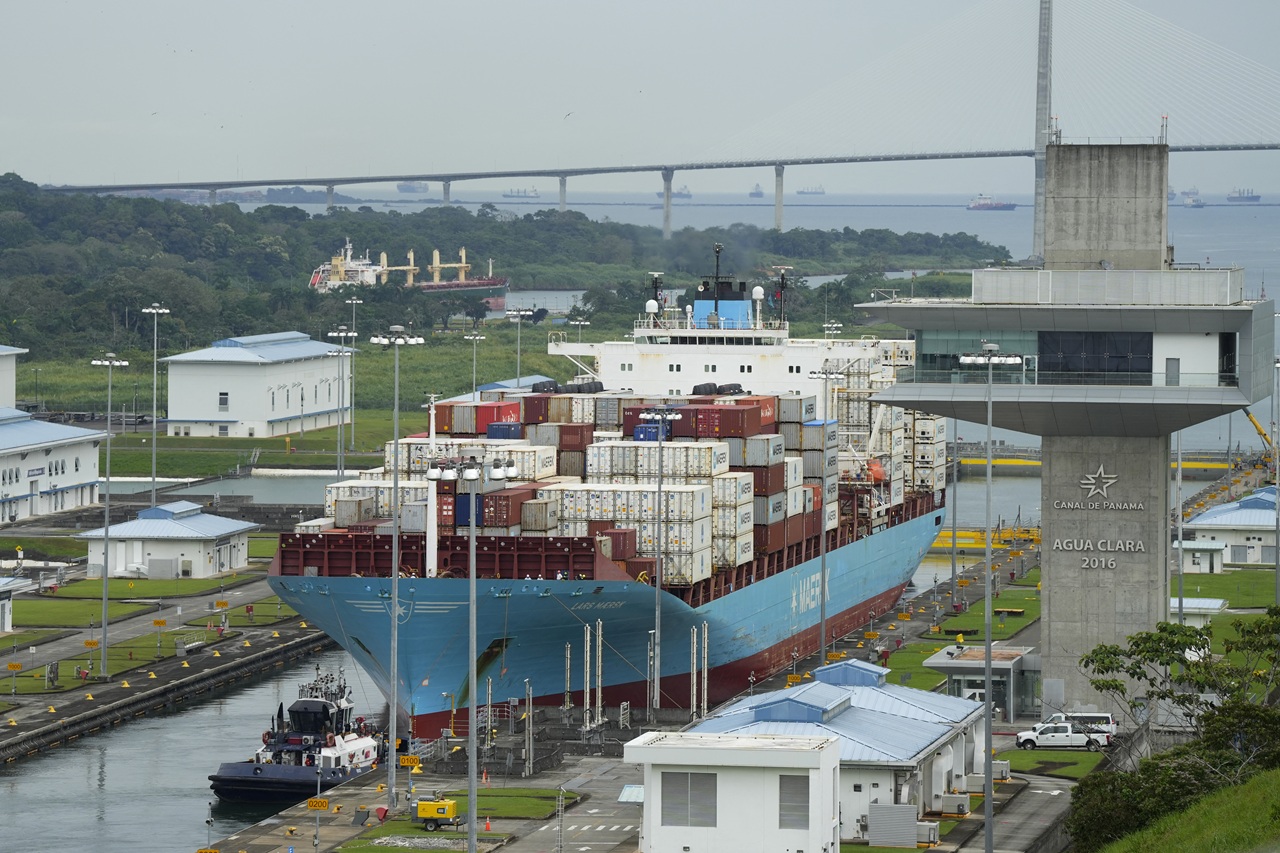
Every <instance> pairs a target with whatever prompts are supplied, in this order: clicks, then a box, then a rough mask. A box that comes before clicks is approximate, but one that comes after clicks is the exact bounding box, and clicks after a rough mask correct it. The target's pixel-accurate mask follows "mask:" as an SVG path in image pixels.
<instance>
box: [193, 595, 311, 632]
mask: <svg viewBox="0 0 1280 853" xmlns="http://www.w3.org/2000/svg"><path fill="white" fill-rule="evenodd" d="M246 606H252V607H253V616H252V617H250V615H249V613H248V611H247V610H246V609H245V607H246ZM297 615H298V612H297V611H296V610H294V609H293V608H292V607H289V606H288V605H287V604H285V603H284V602H283V601H281V600H280V598H279V597H278V596H274V595H271V596H268V597H266V598H260V599H258V600H257V601H250V602H248V604H247V605H246V604H238V605H236V606H235V607H233V608H231V609H230V610H228V611H227V625H228V626H229V627H231V628H248V627H251V626H254V625H272V624H275V623H276V622H284V621H286V620H289V619H292V618H293V617H295V616H297ZM211 619H212V620H213V622H212V624H214V625H215V626H216V625H217V624H218V623H220V622H221V617H220V616H219V617H218V618H216V619H215V618H214V615H213V614H212V613H197V614H196V615H194V616H192V617H191V618H190V619H188V620H187V622H186V624H187V625H190V626H191V627H194V628H199V627H200V626H202V625H208V624H210V620H211Z"/></svg>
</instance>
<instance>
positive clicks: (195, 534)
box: [76, 501, 262, 539]
mask: <svg viewBox="0 0 1280 853" xmlns="http://www.w3.org/2000/svg"><path fill="white" fill-rule="evenodd" d="M203 509H204V508H203V507H202V506H201V505H200V504H197V503H192V502H191V501H174V502H173V503H167V504H161V505H160V506H157V507H150V508H148V509H144V510H142V511H141V512H139V513H138V517H137V518H136V519H135V520H133V521H126V522H124V523H123V524H113V525H111V538H112V539H218V538H221V537H223V536H232V535H235V534H237V533H248V532H249V531H251V530H257V529H259V528H260V527H261V526H262V525H260V524H253V523H251V522H248V521H237V520H236V519H233V518H222V517H221V516H217V515H207V514H205V513H204V512H203V511H202V510H203ZM102 531H103V528H101V527H99V528H98V529H97V530H89V531H86V532H84V533H79V534H77V535H76V538H77V539H101V538H102Z"/></svg>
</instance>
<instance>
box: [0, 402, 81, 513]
mask: <svg viewBox="0 0 1280 853" xmlns="http://www.w3.org/2000/svg"><path fill="white" fill-rule="evenodd" d="M105 437H106V433H105V432H102V431H101V430H93V429H85V428H83V427H76V426H70V425H68V424H58V423H51V422H48V421H41V420H36V419H35V418H33V417H32V416H31V415H30V414H29V413H27V412H22V411H19V410H18V409H14V408H9V407H0V523H12V522H15V521H20V520H22V519H24V518H31V517H32V516H38V515H47V514H49V513H53V512H62V511H63V510H74V509H80V508H82V507H86V506H93V505H94V504H96V503H97V502H98V445H99V443H100V442H101V441H102V440H103V438H105Z"/></svg>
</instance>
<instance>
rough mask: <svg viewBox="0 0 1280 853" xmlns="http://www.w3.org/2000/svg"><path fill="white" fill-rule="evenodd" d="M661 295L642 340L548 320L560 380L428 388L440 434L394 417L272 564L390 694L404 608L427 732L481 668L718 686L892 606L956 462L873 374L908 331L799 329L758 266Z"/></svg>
mask: <svg viewBox="0 0 1280 853" xmlns="http://www.w3.org/2000/svg"><path fill="white" fill-rule="evenodd" d="M784 293H785V291H784ZM665 296H666V295H665V294H664V293H663V292H662V291H661V289H660V287H659V286H656V285H655V288H654V292H653V298H652V299H650V300H648V302H647V303H646V306H645V308H646V310H645V312H644V313H643V315H642V316H640V317H639V318H638V319H637V320H636V321H635V323H634V327H633V332H632V334H631V336H630V337H629V338H628V339H627V340H625V341H609V342H596V343H592V342H576V341H574V340H572V339H571V338H570V337H569V336H568V335H564V334H560V333H556V334H555V335H553V338H552V340H550V342H549V344H548V351H549V352H550V353H552V354H557V355H562V356H565V357H567V358H569V359H571V360H572V361H573V362H574V364H575V365H577V368H578V376H577V378H576V379H575V381H574V382H573V383H571V384H569V385H565V386H560V385H556V384H555V383H540V384H538V385H534V386H532V387H530V388H526V389H520V390H505V391H491V392H486V397H485V399H484V400H483V401H482V402H467V403H450V404H443V403H441V404H436V405H435V406H434V407H433V409H432V429H431V431H430V432H429V433H428V434H427V435H421V436H410V437H407V438H402V439H400V440H399V441H393V442H389V443H388V445H387V447H386V451H385V454H384V465H383V467H382V468H379V469H375V470H371V471H365V472H362V473H361V475H360V477H359V479H355V480H348V481H344V482H341V483H335V484H332V485H331V486H329V487H328V488H327V489H326V494H325V507H326V514H325V516H324V517H322V518H319V519H315V520H313V521H308V522H303V523H301V524H299V525H298V526H297V528H296V529H295V530H294V531H293V532H290V533H285V534H282V535H281V537H280V547H279V549H278V553H277V555H276V557H275V560H274V562H273V564H272V567H271V573H270V582H271V586H272V588H273V590H274V591H275V592H276V593H277V594H278V595H279V596H280V597H281V598H282V599H283V600H284V601H285V602H286V603H287V604H288V605H289V606H290V607H293V608H294V609H295V610H297V611H298V612H299V613H300V614H301V615H302V616H303V617H304V618H305V619H306V620H307V622H308V623H309V624H311V625H314V626H317V627H319V628H320V629H322V630H324V631H325V632H326V633H328V634H329V635H330V636H332V637H333V638H334V639H335V640H336V641H337V642H339V643H340V644H341V645H342V646H343V647H344V648H345V649H346V650H347V651H349V652H350V653H351V655H352V656H353V657H354V658H355V659H356V661H358V662H359V664H360V665H361V666H362V667H363V668H364V669H365V670H366V671H367V672H368V674H369V675H370V677H371V678H372V679H373V680H374V681H375V682H376V683H377V684H378V686H379V688H380V689H381V690H382V691H383V692H384V694H385V695H387V696H391V695H392V691H391V689H390V688H391V684H390V670H391V667H390V665H389V660H390V657H389V656H390V648H391V645H392V644H391V635H392V624H393V622H392V619H393V616H392V613H395V614H396V617H395V618H396V621H397V623H398V627H397V629H396V630H397V631H398V642H397V644H396V648H397V649H398V660H397V672H398V673H399V676H400V677H399V679H398V682H399V684H398V686H397V688H396V691H395V695H396V697H397V699H398V705H399V711H400V713H401V714H403V715H404V716H406V717H409V718H410V719H411V722H412V731H413V733H414V736H415V737H423V738H435V737H438V736H440V735H441V733H442V731H444V730H446V729H453V730H454V731H455V732H456V731H457V730H462V729H464V728H465V726H466V725H468V724H469V723H468V722H466V717H467V714H466V708H467V705H468V703H469V701H470V698H471V696H472V691H473V690H475V691H476V692H477V697H476V701H477V706H478V707H480V708H486V707H489V705H490V703H491V702H492V703H493V704H495V705H498V706H499V707H508V706H509V704H510V703H512V702H515V701H516V699H517V697H519V698H520V699H523V697H525V695H526V689H527V690H528V693H529V695H531V696H533V697H534V701H537V702H539V703H541V704H554V705H560V706H562V707H567V706H569V705H570V704H576V705H578V706H579V707H581V706H582V705H584V704H588V702H589V701H590V700H591V699H592V694H591V691H594V696H595V700H594V701H596V702H597V703H601V702H602V703H603V704H604V705H609V706H614V707H617V706H618V705H619V704H620V703H623V702H629V703H631V704H632V705H633V706H640V707H643V706H645V704H646V702H647V701H649V702H652V701H653V696H654V691H653V685H654V680H655V671H656V678H657V685H658V698H657V699H656V703H657V705H658V706H659V707H662V708H671V707H690V705H691V703H693V702H695V701H696V702H699V703H703V702H709V703H718V702H721V701H723V700H726V699H728V698H731V697H732V696H735V695H737V694H739V693H742V692H744V691H746V690H748V689H749V688H750V687H751V685H753V684H754V683H755V682H756V681H758V680H760V679H763V678H766V677H768V676H770V675H772V674H774V673H777V672H779V671H781V670H783V669H785V668H787V667H792V666H794V662H795V661H796V660H798V659H800V658H801V657H804V656H807V655H809V654H811V653H813V652H814V651H816V650H817V649H818V646H819V641H820V636H821V635H822V634H823V632H824V628H825V636H826V637H827V638H828V640H831V639H834V638H836V637H840V636H845V635H847V634H849V633H850V632H853V631H856V630H866V629H867V628H868V626H869V625H871V624H873V623H874V620H875V619H876V618H877V617H884V616H886V615H888V616H890V617H892V616H893V615H894V614H896V613H897V612H898V610H897V607H898V603H899V600H900V597H901V595H902V593H903V591H904V589H905V588H906V586H907V584H908V582H909V580H910V578H911V575H912V573H913V571H914V570H915V569H916V567H917V566H918V565H919V563H920V561H921V559H922V558H923V557H924V555H925V554H926V553H927V552H928V550H929V547H930V545H931V544H932V542H933V540H934V539H935V537H936V536H937V534H938V531H939V529H940V527H941V521H942V515H943V498H944V491H943V490H944V488H945V477H944V471H945V465H946V433H945V430H946V421H945V419H943V418H939V417H936V416H933V415H925V414H919V413H911V412H906V411H904V410H902V409H897V408H892V407H889V406H884V405H880V404H877V403H875V402H873V401H872V399H871V396H872V395H873V394H874V393H875V392H876V391H878V390H880V389H883V388H885V387H888V386H889V385H891V384H892V383H893V382H894V380H895V374H896V372H897V371H898V370H900V369H909V368H910V367H911V366H912V364H913V363H914V345H913V343H912V342H910V341H906V340H873V339H870V338H862V339H859V340H856V341H855V340H845V339H840V338H829V339H821V340H815V339H793V338H791V337H790V335H789V327H788V323H787V322H786V320H785V313H781V306H780V308H779V311H780V313H779V315H778V317H777V318H776V319H766V317H765V316H764V314H765V296H764V289H763V288H762V287H759V286H756V287H753V288H751V290H750V291H749V292H748V290H747V285H746V284H745V283H738V284H737V285H736V286H735V285H734V283H732V282H729V281H722V280H721V278H720V277H719V276H717V277H716V278H715V279H713V280H712V281H710V282H705V283H704V284H703V286H702V287H701V288H699V297H698V299H697V301H696V302H695V303H694V304H692V305H688V306H687V307H686V308H684V310H681V309H679V308H675V307H667V306H668V305H670V304H671V303H669V302H668V300H667V299H666V298H665ZM772 310H773V309H771V312H772ZM708 377H712V378H718V379H730V378H732V379H735V380H741V382H743V383H748V384H749V386H750V387H749V388H744V387H743V385H742V384H740V383H739V382H732V383H723V382H722V383H721V384H715V383H713V382H709V381H706V380H707V378H708ZM695 383H698V384H695ZM606 389H614V390H606ZM460 469H461V471H462V472H463V474H464V475H463V476H457V475H458V474H459V470H460ZM480 471H483V472H484V473H483V474H480V475H479V477H478V479H468V476H475V475H477V473H478V472H480ZM468 472H469V473H468ZM397 489H398V493H397ZM397 506H398V507H399V509H398V519H399V521H398V524H399V527H398V529H399V548H398V549H397V550H396V552H395V553H398V555H399V556H398V561H399V562H398V565H395V566H394V568H395V569H396V570H397V571H398V572H399V580H398V597H399V601H398V602H397V603H396V606H394V607H393V602H392V600H391V581H390V573H391V571H392V568H393V556H392V554H393V548H392V544H393V541H395V534H394V531H395V530H396V529H397V528H396V522H395V521H389V520H388V518H389V517H391V516H392V515H393V514H395V513H397V510H396V507H397ZM473 525H474V526H473ZM472 535H474V536H475V553H476V558H475V571H476V590H477V598H476V607H477V610H478V619H477V624H478V636H477V638H476V650H477V659H476V662H475V663H476V671H477V680H476V683H475V684H474V685H472V684H469V683H468V680H469V675H468V671H469V661H468V634H469V632H468V625H469V619H468V611H469V606H468V605H469V597H468V586H469V581H468V578H469V571H470V566H471V562H470V556H469V548H470V546H471V539H470V536H472ZM824 567H825V574H826V578H827V581H826V588H825V608H824V607H823V596H824V589H823V584H822V578H823V574H824ZM824 611H825V617H826V619H825V623H824V622H823V621H822V616H823V614H824ZM659 613H660V618H655V614H659ZM659 626H660V627H659ZM655 639H656V642H655ZM655 646H656V647H657V648H656V649H655ZM655 660H656V661H658V662H657V663H656V664H655V663H654V661H655ZM699 684H701V685H702V686H701V688H699V686H698V685H699ZM699 690H701V698H697V697H698V695H699V694H698V692H697V691H699ZM691 691H692V692H691ZM584 694H585V695H584ZM455 715H456V716H457V717H460V718H462V719H459V720H454V719H453V718H454V717H455ZM486 719H488V718H486ZM480 724H481V725H483V724H485V722H484V721H483V720H482V721H481V723H480ZM455 727H456V728H455Z"/></svg>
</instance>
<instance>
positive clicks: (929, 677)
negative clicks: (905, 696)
mask: <svg viewBox="0 0 1280 853" xmlns="http://www.w3.org/2000/svg"><path fill="white" fill-rule="evenodd" d="M942 646H943V641H942V639H941V638H939V639H938V640H937V641H936V642H930V641H927V640H926V641H922V642H917V643H907V644H905V645H904V646H903V647H902V648H900V649H898V650H897V651H895V652H894V653H893V654H891V655H889V670H890V672H889V676H888V679H887V680H888V681H889V683H891V684H905V685H907V686H908V687H914V688H916V689H917V690H932V689H933V688H935V687H937V686H938V685H939V684H941V683H942V682H944V681H946V680H947V677H946V676H945V675H943V674H942V673H940V672H938V671H937V670H936V669H929V668H928V667H926V666H925V665H924V661H925V659H926V658H928V657H930V656H931V655H933V654H934V653H935V652H938V651H940V650H941V649H942ZM908 676H909V677H908ZM904 679H905V680H904Z"/></svg>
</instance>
